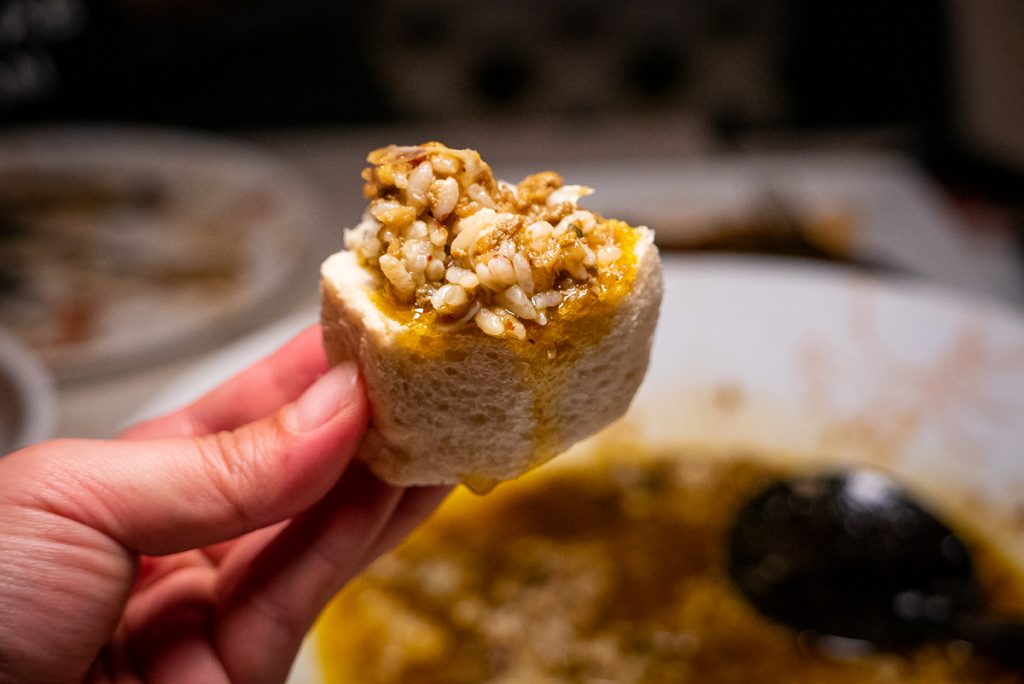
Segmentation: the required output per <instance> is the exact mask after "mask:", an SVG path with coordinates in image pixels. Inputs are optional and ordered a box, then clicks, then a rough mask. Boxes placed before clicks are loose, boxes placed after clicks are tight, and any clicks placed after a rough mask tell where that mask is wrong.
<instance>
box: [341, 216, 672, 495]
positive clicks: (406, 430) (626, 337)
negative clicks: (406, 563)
mask: <svg viewBox="0 0 1024 684" xmlns="http://www.w3.org/2000/svg"><path fill="white" fill-rule="evenodd" d="M637 230H639V231H642V232H641V234H640V235H639V237H638V240H637V243H636V246H635V255H636V258H637V267H636V275H635V278H634V280H633V282H632V284H631V286H630V288H629V289H628V290H627V291H626V292H625V293H624V294H623V295H622V297H621V298H619V299H618V300H617V301H616V302H615V303H614V304H613V305H610V306H605V307H594V308H593V309H588V310H584V311H581V312H578V313H576V314H575V315H574V317H573V318H572V320H570V321H567V322H566V323H565V324H564V325H563V326H562V327H561V328H560V329H559V334H558V335H557V336H555V335H552V334H547V335H538V336H537V339H536V340H533V341H532V342H531V341H527V342H523V341H519V340H514V339H509V338H499V337H492V336H489V335H485V334H483V333H482V332H481V331H479V330H478V329H476V327H475V326H473V327H470V328H468V329H466V330H463V331H457V332H442V331H439V330H432V331H431V333H430V335H429V337H423V336H419V337H417V336H414V335H410V334H409V333H408V330H407V327H406V325H405V324H403V323H401V322H399V321H397V320H395V319H394V318H391V317H390V316H388V315H386V314H385V313H384V312H382V311H381V309H380V307H378V306H377V304H376V303H375V300H374V292H375V291H376V290H377V288H378V283H377V281H376V276H374V274H373V273H371V272H370V271H369V270H367V269H365V268H363V267H362V266H360V265H359V264H358V263H357V261H356V258H355V256H354V255H353V254H352V253H350V252H346V251H343V252H338V253H337V254H334V255H332V256H331V257H329V258H328V259H327V260H326V261H325V262H324V263H323V265H322V267H321V296H322V311H321V314H322V315H321V319H322V323H323V334H324V346H325V349H326V350H327V354H328V357H329V359H330V361H331V363H332V364H337V363H340V362H341V361H345V360H354V361H356V363H357V364H358V365H359V367H360V369H361V372H362V374H363V380H364V383H365V385H366V390H367V394H368V397H369V402H370V406H371V412H372V419H371V425H370V427H369V429H368V431H367V433H366V435H365V437H364V440H363V444H362V447H361V457H362V459H363V460H364V461H365V462H366V463H367V464H368V465H369V467H370V468H371V469H372V470H373V472H374V473H375V474H376V475H378V476H379V477H381V478H382V479H383V480H385V481H387V482H389V483H392V484H395V485H437V484H454V483H458V482H465V483H467V484H469V485H470V486H473V487H474V488H477V489H486V488H487V486H488V485H490V484H493V483H495V482H499V481H502V480H508V479H512V478H515V477H517V476H518V475H521V474H522V473H524V472H526V471H527V470H530V469H531V468H533V467H536V466H537V465H539V464H541V463H543V462H544V461H546V460H548V459H550V458H552V457H554V456H555V455H557V454H559V453H561V452H562V451H564V450H566V449H567V448H569V447H570V446H571V445H572V444H574V443H576V442H577V441H579V440H581V439H583V438H585V437H588V436H590V435H592V434H594V433H595V432H597V431H598V430H600V429H601V428H603V427H605V426H606V425H608V424H609V423H611V422H612V421H614V420H615V419H617V418H619V417H620V416H621V415H622V414H623V413H625V411H626V409H627V408H628V407H629V404H630V402H631V400H632V398H633V395H634V394H635V393H636V390H637V388H638V387H639V385H640V383H641V381H642V379H643V376H644V373H645V372H646V370H647V364H648V360H649V357H650V349H651V343H652V339H653V334H654V328H655V324H656V322H657V317H658V309H659V306H660V302H661V294H662V278H661V262H660V259H659V257H658V252H657V249H656V248H655V247H654V244H653V235H652V233H651V232H650V231H649V230H647V229H646V228H638V229H637Z"/></svg>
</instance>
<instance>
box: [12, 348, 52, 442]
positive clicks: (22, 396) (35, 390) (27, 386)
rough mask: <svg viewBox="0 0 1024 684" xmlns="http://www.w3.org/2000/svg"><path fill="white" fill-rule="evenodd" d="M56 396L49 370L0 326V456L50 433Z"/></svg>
mask: <svg viewBox="0 0 1024 684" xmlns="http://www.w3.org/2000/svg"><path fill="white" fill-rule="evenodd" d="M56 406H57V399H56V396H55V394H54V391H53V383H52V381H51V379H50V376H49V374H48V373H47V372H46V370H45V369H44V368H43V365H42V364H41V363H39V360H38V359H36V357H35V356H33V355H32V354H31V353H30V352H29V351H28V349H26V348H25V347H24V345H22V344H21V343H20V342H19V341H18V340H17V339H16V338H15V337H14V336H13V335H11V334H10V333H8V332H7V331H6V330H3V329H0V457H2V456H4V455H5V454H8V453H10V452H11V451H14V450H15V449H18V448H20V447H23V446H26V445H28V444H32V443H34V442H38V441H40V440H43V439H46V438H48V437H51V436H52V435H53V430H54V426H55V425H56V420H57V415H56Z"/></svg>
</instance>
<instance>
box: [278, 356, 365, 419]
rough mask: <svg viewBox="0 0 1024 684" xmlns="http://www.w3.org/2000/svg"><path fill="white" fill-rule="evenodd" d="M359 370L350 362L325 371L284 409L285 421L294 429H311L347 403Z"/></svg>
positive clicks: (329, 417)
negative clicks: (285, 411)
mask: <svg viewBox="0 0 1024 684" xmlns="http://www.w3.org/2000/svg"><path fill="white" fill-rule="evenodd" d="M358 378H359V371H358V369H357V368H356V365H355V364H354V363H352V362H351V361H346V362H344V363H340V364H338V365H337V366H335V367H334V368H332V369H331V370H329V371H327V372H326V373H324V375H322V376H321V377H320V379H318V380H317V381H316V382H314V383H313V384H312V385H310V387H309V388H308V389H307V390H306V391H305V392H303V393H302V396H301V397H299V398H298V399H297V400H296V401H295V403H293V404H292V405H291V407H290V408H289V409H288V413H287V415H286V418H285V420H286V421H287V422H288V424H289V426H290V427H291V428H292V429H294V430H295V431H296V432H309V431H311V430H315V429H317V428H318V427H320V426H321V425H323V424H324V423H326V422H327V421H328V420H330V419H331V417H332V416H334V414H336V413H337V412H338V410H339V409H340V408H341V407H342V406H343V405H344V404H347V403H348V402H349V400H350V399H351V397H352V392H353V391H354V389H355V386H356V381H357V380H358Z"/></svg>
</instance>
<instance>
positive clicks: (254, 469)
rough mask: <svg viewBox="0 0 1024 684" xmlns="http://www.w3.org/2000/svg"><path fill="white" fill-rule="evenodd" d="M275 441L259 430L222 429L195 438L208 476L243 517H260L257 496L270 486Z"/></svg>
mask: <svg viewBox="0 0 1024 684" xmlns="http://www.w3.org/2000/svg"><path fill="white" fill-rule="evenodd" d="M273 442H274V440H273V439H272V438H270V437H269V436H267V435H266V434H265V433H264V432H263V431H257V430H237V431H232V432H228V431H222V432H217V433H214V434H212V435H208V436H205V437H202V438H199V439H197V440H195V444H196V445H197V448H198V451H199V456H200V459H199V463H200V464H201V467H202V469H203V475H204V477H205V478H206V479H207V481H209V482H210V484H211V485H212V487H213V491H214V492H215V495H216V496H217V497H218V498H219V499H220V500H221V501H222V502H223V503H225V504H227V505H228V506H229V507H230V508H231V510H232V512H233V513H234V515H235V516H236V517H237V518H238V519H240V520H245V521H251V520H254V519H255V518H256V511H257V510H259V508H260V506H259V502H258V501H257V497H259V496H260V495H261V493H262V492H265V491H266V490H267V489H268V488H267V487H266V478H267V477H269V476H271V472H270V468H269V465H270V462H271V460H272V457H273V454H274V444H273Z"/></svg>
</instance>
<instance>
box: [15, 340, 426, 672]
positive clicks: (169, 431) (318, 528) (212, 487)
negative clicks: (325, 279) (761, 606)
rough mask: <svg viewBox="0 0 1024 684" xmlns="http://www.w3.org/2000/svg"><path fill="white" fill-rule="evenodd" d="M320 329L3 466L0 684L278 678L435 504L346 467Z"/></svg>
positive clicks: (338, 393)
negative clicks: (358, 578)
mask: <svg viewBox="0 0 1024 684" xmlns="http://www.w3.org/2000/svg"><path fill="white" fill-rule="evenodd" d="M366 420H367V405H366V400H365V397H364V394H363V390H362V385H361V383H360V381H359V378H358V374H357V371H356V369H355V366H354V365H351V364H342V365H340V366H338V367H336V368H334V369H331V370H329V371H328V364H327V360H326V358H325V355H324V352H323V349H322V346H321V343H320V329H319V327H318V326H315V327H313V328H310V329H309V330H306V331H305V332H304V333H302V334H301V335H299V336H298V337H297V338H295V339H294V340H293V341H292V342H290V343H289V344H288V345H287V346H285V347H284V348H282V349H281V350H280V351H278V352H277V353H276V354H274V355H273V356H270V357H268V358H267V359H265V360H263V361H262V362H260V363H258V364H256V365H255V366H253V367H251V368H250V369H248V370H246V371H244V372H242V373H241V374H239V375H238V376H236V377H235V378H233V379H232V380H230V381H228V382H227V383H226V384H224V385H222V386H221V387H219V388H218V389H216V390H214V391H212V392H211V393H210V394H208V395H206V396H205V397H203V398H202V399H200V400H198V401H197V402H195V403H194V404H192V405H190V406H188V407H186V408H184V409H182V410H180V411H178V412H176V413H172V414H170V415H167V416H165V417H163V418H158V419H156V420H153V421H150V422H148V423H144V424H142V425H139V426H137V427H135V428H132V429H129V430H128V431H126V432H125V433H124V434H122V435H121V436H120V438H119V439H116V440H109V441H98V440H55V441H50V442H44V443H40V444H37V445H35V446H31V447H28V448H26V449H22V450H21V451H18V452H15V453H13V454H10V455H9V456H7V457H5V458H3V459H0V682H81V681H89V682H143V681H144V682H201V683H205V682H246V683H249V682H256V683H258V682H280V681H283V680H284V679H285V677H286V676H287V673H288V670H289V668H290V666H291V663H292V661H293V659H294V657H295V653H296V651H297V649H298V647H299V645H300V643H301V640H302V638H303V636H304V635H305V633H306V631H307V630H308V629H309V627H310V625H311V624H312V622H313V620H314V619H315V618H316V616H317V614H318V613H319V612H320V610H321V608H322V607H323V606H324V604H325V603H326V602H327V601H328V600H329V599H330V597H331V596H332V595H333V594H334V593H336V592H337V590H338V589H339V588H340V587H341V586H342V585H343V584H344V583H345V582H346V581H347V580H349V579H350V578H352V577H353V576H354V575H355V574H356V573H358V572H359V571H360V570H361V569H362V568H363V567H365V566H366V565H367V564H368V563H369V562H370V561H372V560H373V559H374V558H376V557H377V556H378V555H380V554H381V553H382V552H384V551H386V550H387V549H388V548H389V547H391V546H392V545H394V544H395V543H396V542H397V541H398V540H399V539H400V538H401V537H403V536H404V535H405V534H406V533H407V532H408V531H409V530H410V529H412V527H413V526H415V524H416V523H417V522H419V521H420V520H421V519H422V518H423V517H424V516H425V515H426V514H427V513H428V512H429V511H430V510H432V509H433V508H434V507H435V506H436V504H437V503H438V502H439V501H440V500H441V498H442V497H443V496H444V494H445V492H446V490H445V489H443V488H410V489H403V488H398V487H392V486H389V485H387V484H385V483H383V482H381V481H380V480H378V479H377V478H375V477H374V476H373V475H371V474H370V473H369V472H368V471H367V470H365V469H364V468H362V467H361V466H360V464H358V463H353V456H354V455H355V450H356V447H357V446H358V444H359V440H360V438H361V436H362V433H363V430H364V428H365V424H366Z"/></svg>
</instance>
